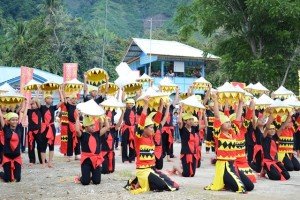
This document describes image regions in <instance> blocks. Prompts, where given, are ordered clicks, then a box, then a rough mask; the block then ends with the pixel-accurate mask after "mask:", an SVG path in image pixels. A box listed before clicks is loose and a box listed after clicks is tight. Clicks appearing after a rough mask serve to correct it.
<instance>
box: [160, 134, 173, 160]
mask: <svg viewBox="0 0 300 200" xmlns="http://www.w3.org/2000/svg"><path fill="white" fill-rule="evenodd" d="M172 134H173V136H174V131H173V130H172ZM161 142H162V147H163V155H164V156H165V155H169V156H170V157H171V158H173V157H174V153H173V143H171V144H170V142H169V134H168V133H166V132H163V133H162V134H161Z"/></svg>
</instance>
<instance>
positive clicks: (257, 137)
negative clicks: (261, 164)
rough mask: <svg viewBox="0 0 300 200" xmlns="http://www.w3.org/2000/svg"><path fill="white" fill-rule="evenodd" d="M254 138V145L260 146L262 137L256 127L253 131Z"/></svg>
mask: <svg viewBox="0 0 300 200" xmlns="http://www.w3.org/2000/svg"><path fill="white" fill-rule="evenodd" d="M254 136H255V140H256V144H258V145H261V140H262V138H263V137H264V136H263V133H262V132H261V130H260V129H259V128H258V127H256V129H255V131H254Z"/></svg>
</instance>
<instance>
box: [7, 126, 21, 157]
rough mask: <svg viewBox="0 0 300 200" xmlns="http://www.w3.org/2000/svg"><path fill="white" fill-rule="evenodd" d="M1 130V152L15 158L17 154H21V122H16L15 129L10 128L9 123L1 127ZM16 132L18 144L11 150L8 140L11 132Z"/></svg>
mask: <svg viewBox="0 0 300 200" xmlns="http://www.w3.org/2000/svg"><path fill="white" fill-rule="evenodd" d="M3 132H4V145H3V154H4V155H5V156H7V157H9V158H16V157H18V156H19V155H21V147H20V144H21V142H22V140H21V135H22V134H23V127H22V125H21V124H18V125H17V127H16V129H15V130H14V131H13V130H12V129H11V128H10V125H5V126H4V127H3ZM13 133H16V134H17V136H18V140H19V141H18V144H17V147H16V148H15V149H14V150H13V149H12V148H11V146H10V141H11V137H12V134H13Z"/></svg>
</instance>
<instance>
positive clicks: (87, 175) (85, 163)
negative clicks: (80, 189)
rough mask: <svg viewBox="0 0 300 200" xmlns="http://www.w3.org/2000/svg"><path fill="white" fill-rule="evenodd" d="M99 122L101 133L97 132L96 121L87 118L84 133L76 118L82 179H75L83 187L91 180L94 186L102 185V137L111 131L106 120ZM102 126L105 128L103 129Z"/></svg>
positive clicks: (85, 118) (84, 120)
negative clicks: (80, 148)
mask: <svg viewBox="0 0 300 200" xmlns="http://www.w3.org/2000/svg"><path fill="white" fill-rule="evenodd" d="M99 122H100V125H99V127H100V131H95V129H94V124H95V120H94V119H92V118H90V117H89V116H85V117H84V118H83V122H82V124H83V128H84V131H81V125H80V120H79V116H78V115H77V116H76V132H77V136H78V137H79V138H80V143H81V147H82V154H81V159H80V163H81V177H80V178H78V177H77V178H75V179H76V181H80V182H81V184H82V185H89V184H90V182H91V180H92V182H93V184H100V182H101V164H102V162H103V157H102V154H101V135H103V134H105V133H106V132H107V131H108V130H109V124H108V121H107V119H106V118H105V119H104V121H103V122H102V121H101V120H100V121H99ZM102 125H104V126H103V127H102ZM91 175H92V176H91Z"/></svg>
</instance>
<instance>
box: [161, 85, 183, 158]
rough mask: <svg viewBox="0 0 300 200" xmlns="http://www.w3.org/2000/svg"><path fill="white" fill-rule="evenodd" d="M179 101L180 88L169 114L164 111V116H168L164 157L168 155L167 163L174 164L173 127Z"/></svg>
mask: <svg viewBox="0 0 300 200" xmlns="http://www.w3.org/2000/svg"><path fill="white" fill-rule="evenodd" d="M178 100H179V88H177V89H176V94H175V98H174V100H173V102H172V104H171V105H170V108H169V112H168V113H167V112H166V110H165V109H164V110H163V114H164V115H167V121H166V123H165V125H164V126H163V127H162V135H161V137H162V146H163V156H164V157H165V156H166V155H167V161H168V162H172V160H171V158H174V157H175V156H174V153H173V143H174V126H173V111H174V109H175V105H176V104H177V103H178Z"/></svg>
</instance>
